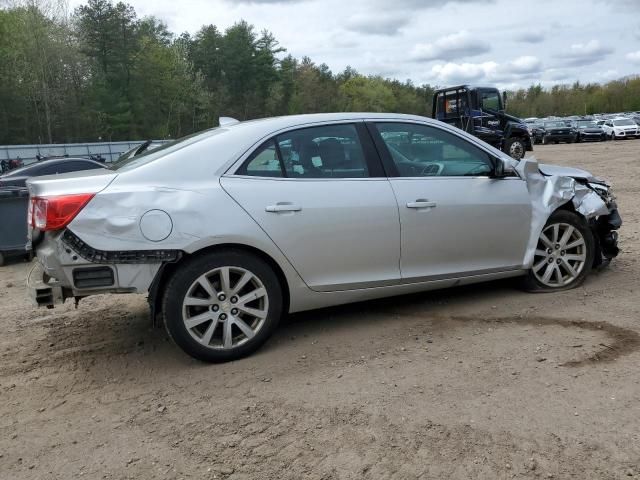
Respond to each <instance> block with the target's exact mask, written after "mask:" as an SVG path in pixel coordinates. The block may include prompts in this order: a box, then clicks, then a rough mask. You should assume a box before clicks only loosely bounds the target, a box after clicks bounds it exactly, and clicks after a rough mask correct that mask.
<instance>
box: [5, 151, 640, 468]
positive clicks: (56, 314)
mask: <svg viewBox="0 0 640 480" xmlns="http://www.w3.org/2000/svg"><path fill="white" fill-rule="evenodd" d="M535 154H536V156H537V158H538V159H539V160H540V161H545V162H549V163H561V164H565V165H571V166H579V167H584V168H586V169H588V170H590V171H592V172H593V173H595V174H597V175H600V176H603V177H606V178H608V179H610V180H611V181H612V182H613V183H614V185H615V191H616V193H617V196H618V200H619V204H620V207H621V213H622V216H623V219H624V221H625V224H624V226H623V228H622V230H621V233H620V237H621V247H622V253H621V255H620V256H619V257H618V259H616V260H615V261H614V262H613V263H612V265H611V266H610V267H609V268H607V269H606V270H604V271H602V272H599V273H597V274H594V275H592V276H591V277H590V278H589V279H588V280H587V282H586V284H585V285H584V286H583V287H582V288H580V289H576V290H572V291H569V292H563V293H557V294H547V295H540V294H539V295H531V294H526V293H523V292H521V291H519V290H517V289H515V288H514V286H513V283H514V282H513V281H505V282H494V283H490V284H485V285H480V286H473V287H467V288H458V289H452V290H445V291H440V292H431V293H426V294H419V295H412V296H405V297H396V298H392V299H387V300H384V301H376V302H369V303H364V304H357V305H351V306H346V307H340V308H332V309H328V310H321V311H315V312H309V313H304V314H299V315H295V316H293V317H291V318H289V319H287V321H285V322H284V324H283V325H282V326H281V328H280V329H279V331H278V332H277V333H276V335H275V336H274V338H273V339H272V340H271V341H269V342H268V343H267V345H266V346H265V347H264V348H263V349H262V350H261V351H259V352H258V353H257V354H256V355H254V356H252V357H250V358H248V359H245V360H242V361H239V362H233V363H229V364H224V365H205V364H202V363H199V362H197V361H194V360H191V359H190V358H189V357H187V356H185V355H184V354H183V353H182V352H181V351H179V350H178V348H177V347H175V346H174V345H173V344H171V343H170V342H169V341H168V339H167V336H166V334H165V333H164V331H163V330H161V329H153V328H151V327H150V321H149V318H148V311H147V306H146V302H145V298H144V296H129V297H125V296H117V297H116V296H113V297H106V296H105V297H95V298H89V299H86V300H84V301H82V302H81V303H80V306H79V308H78V309H77V310H76V309H74V307H73V304H72V303H71V304H67V305H64V306H63V307H59V308H56V309H55V310H37V309H35V308H33V307H31V306H30V304H29V303H28V301H27V300H26V297H25V290H24V279H25V277H26V273H27V270H28V264H27V263H20V262H18V263H13V264H11V265H9V266H6V267H2V268H0V330H1V331H2V332H3V335H2V336H1V337H0V355H1V359H0V399H1V400H2V401H1V402H0V418H1V420H0V478H1V479H7V480H18V479H40V478H42V479H69V478H77V477H81V476H82V477H85V478H118V479H119V478H135V479H155V478H158V479H165V478H166V479H172V478H198V479H213V478H220V479H227V478H228V479H254V478H256V479H299V478H314V479H315V478H318V479H320V478H321V479H360V478H363V479H386V478H394V479H395V478H398V479H412V478H423V479H502V478H556V479H558V478H576V479H587V478H588V479H595V478H598V479H600V478H603V479H609V478H612V479H613V478H625V479H627V478H640V377H639V374H638V373H639V372H638V367H639V366H640V324H639V319H640V300H639V299H638V290H639V289H638V287H639V286H640V283H639V280H638V279H639V278H640V264H639V262H638V259H639V255H638V254H639V250H640V217H639V209H638V203H637V202H638V200H639V199H640V196H639V193H640V186H639V185H640V140H638V141H635V140H630V141H622V142H606V143H603V144H590V145H586V144H574V145H549V146H536V152H535Z"/></svg>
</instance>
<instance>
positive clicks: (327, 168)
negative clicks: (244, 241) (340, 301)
mask: <svg viewBox="0 0 640 480" xmlns="http://www.w3.org/2000/svg"><path fill="white" fill-rule="evenodd" d="M221 184H222V186H223V188H224V189H225V190H226V191H227V192H228V193H229V195H231V196H232V197H233V198H234V199H235V200H236V201H237V202H238V203H239V204H240V205H241V206H242V207H243V208H244V209H245V210H246V211H247V212H248V214H249V215H251V217H252V218H253V219H254V220H255V221H256V222H257V223H258V224H259V225H260V227H262V229H263V230H264V231H265V232H266V233H267V234H268V235H269V236H270V237H271V239H272V240H273V241H274V243H275V244H276V245H277V246H278V248H280V250H281V251H282V252H283V253H284V255H285V256H286V257H287V258H288V259H289V261H290V262H291V263H292V265H293V266H294V268H295V269H296V270H297V271H298V273H299V274H300V276H301V277H302V278H303V279H304V281H305V282H306V283H307V285H309V287H310V288H312V289H314V290H317V291H334V290H348V289H357V288H367V287H375V286H383V285H392V284H396V283H399V281H400V267H399V262H400V226H399V218H398V208H397V205H396V200H395V196H394V194H393V190H392V188H391V185H390V183H389V181H388V179H387V178H386V177H384V176H383V173H382V167H381V164H380V162H379V158H378V156H377V153H376V151H375V148H374V147H373V145H372V143H371V140H370V138H369V136H368V132H367V131H366V128H365V127H364V123H363V122H357V123H338V124H326V125H321V126H315V127H309V128H303V129H296V130H292V131H289V132H286V133H282V134H280V135H278V136H276V137H274V138H272V139H270V140H268V141H266V142H265V143H264V144H263V145H261V146H260V147H258V148H257V149H256V150H255V151H254V152H253V153H251V154H250V155H249V157H248V158H247V159H246V160H245V161H244V163H243V164H242V166H241V167H240V168H238V169H237V170H236V171H235V172H233V174H227V175H225V176H223V177H222V179H221Z"/></svg>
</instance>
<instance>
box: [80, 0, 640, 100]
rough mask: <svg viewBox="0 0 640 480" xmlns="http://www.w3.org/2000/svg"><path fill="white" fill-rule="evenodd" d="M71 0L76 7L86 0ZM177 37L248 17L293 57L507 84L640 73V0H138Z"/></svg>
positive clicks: (449, 81)
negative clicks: (267, 31)
mask: <svg viewBox="0 0 640 480" xmlns="http://www.w3.org/2000/svg"><path fill="white" fill-rule="evenodd" d="M81 3H83V2H81V1H79V0H71V2H70V4H71V6H74V5H78V4H81ZM127 3H130V4H131V5H133V6H134V7H135V9H136V11H137V13H138V15H139V16H146V15H153V16H155V17H157V18H159V19H161V20H162V21H164V22H165V23H166V24H167V25H168V27H169V28H170V29H171V30H172V31H173V32H175V33H180V32H184V31H188V32H190V33H192V34H193V33H195V32H196V31H197V30H198V29H199V28H200V27H201V26H202V25H203V24H214V25H216V26H218V28H220V29H222V30H224V29H226V28H228V27H229V26H231V25H233V24H234V23H235V22H237V21H239V20H240V19H244V20H246V21H248V22H249V23H251V24H253V25H254V26H255V28H256V30H258V31H260V30H263V29H267V30H269V31H271V32H272V33H273V34H274V35H275V37H276V39H277V40H278V41H279V42H280V44H281V46H283V47H285V48H286V49H287V53H290V54H292V55H293V56H295V57H297V58H301V57H303V56H308V57H310V58H311V59H312V60H313V61H314V62H315V63H318V64H319V63H326V64H327V65H328V66H329V68H330V69H331V70H332V71H333V72H334V73H336V72H340V71H342V70H343V69H344V68H345V67H347V66H348V65H350V66H352V67H353V68H355V69H356V70H357V71H358V72H360V73H363V74H367V75H382V76H383V77H390V78H396V79H399V80H402V81H404V80H408V79H409V80H411V81H413V82H414V83H416V84H423V83H429V84H431V85H440V86H446V85H453V84H457V83H476V84H486V85H497V86H498V87H499V88H509V89H513V88H519V87H527V86H529V85H532V84H538V83H540V84H542V85H543V86H545V87H548V86H551V85H555V84H567V83H573V82H575V81H577V80H579V81H580V82H583V83H587V82H599V83H602V82H607V81H609V80H613V79H617V78H621V77H624V76H627V75H633V74H639V73H640V0H526V1H523V0H520V1H518V0H128V2H127Z"/></svg>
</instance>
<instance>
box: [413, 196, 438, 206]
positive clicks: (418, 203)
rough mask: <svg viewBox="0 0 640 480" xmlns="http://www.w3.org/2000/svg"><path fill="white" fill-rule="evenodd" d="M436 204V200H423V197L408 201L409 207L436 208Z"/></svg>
mask: <svg viewBox="0 0 640 480" xmlns="http://www.w3.org/2000/svg"><path fill="white" fill-rule="evenodd" d="M436 206H437V204H436V202H430V201H429V200H423V199H422V198H419V199H418V200H416V201H415V202H409V203H407V208H435V207H436Z"/></svg>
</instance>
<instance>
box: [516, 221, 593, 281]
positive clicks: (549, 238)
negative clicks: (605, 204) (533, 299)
mask: <svg viewBox="0 0 640 480" xmlns="http://www.w3.org/2000/svg"><path fill="white" fill-rule="evenodd" d="M556 226H557V230H556V229H555V228H556ZM567 232H570V233H569V234H568V235H569V237H568V239H566V240H565V239H564V238H563V237H564V236H565V235H567ZM543 234H544V235H545V238H546V240H544V239H543V238H542V237H543ZM554 235H556V238H555V239H554ZM580 241H582V243H581V244H580ZM549 242H550V243H549ZM572 245H575V246H572ZM563 247H569V248H563ZM550 251H551V252H550ZM594 255H595V241H594V239H593V234H592V233H591V229H590V228H589V225H588V224H587V222H586V220H585V219H584V218H583V217H580V216H579V215H577V214H575V213H573V212H569V211H567V210H558V211H556V212H554V213H553V214H552V215H551V216H550V217H549V220H547V223H546V224H545V226H544V228H543V230H542V234H541V235H540V239H539V240H538V244H537V246H536V254H535V256H534V260H533V265H532V267H531V269H530V270H529V272H528V273H527V275H526V277H525V278H524V288H525V290H527V291H530V292H558V291H563V290H570V289H572V288H575V287H578V286H580V285H581V284H582V283H583V282H584V280H585V278H586V277H587V275H589V272H590V271H591V267H592V266H593V259H594ZM570 269H572V270H573V273H571V272H570ZM549 272H550V273H549ZM547 275H549V277H548V279H547Z"/></svg>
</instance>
